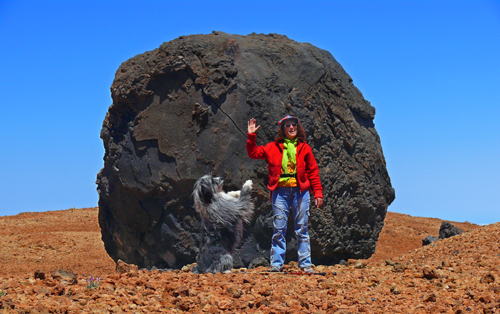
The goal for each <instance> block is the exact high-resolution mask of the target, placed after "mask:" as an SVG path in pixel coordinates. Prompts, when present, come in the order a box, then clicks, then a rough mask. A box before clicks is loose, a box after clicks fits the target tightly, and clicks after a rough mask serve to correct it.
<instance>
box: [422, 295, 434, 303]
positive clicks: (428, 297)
mask: <svg viewBox="0 0 500 314" xmlns="http://www.w3.org/2000/svg"><path fill="white" fill-rule="evenodd" d="M423 301H424V302H436V295H435V294H434V293H428V294H426V295H424V298H423Z"/></svg>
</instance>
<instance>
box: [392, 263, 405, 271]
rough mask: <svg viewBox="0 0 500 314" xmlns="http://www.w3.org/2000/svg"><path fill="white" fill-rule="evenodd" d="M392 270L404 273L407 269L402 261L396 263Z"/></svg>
mask: <svg viewBox="0 0 500 314" xmlns="http://www.w3.org/2000/svg"><path fill="white" fill-rule="evenodd" d="M392 271H393V272H395V273H402V272H404V271H405V266H404V265H403V264H401V263H395V264H394V267H393V268H392Z"/></svg>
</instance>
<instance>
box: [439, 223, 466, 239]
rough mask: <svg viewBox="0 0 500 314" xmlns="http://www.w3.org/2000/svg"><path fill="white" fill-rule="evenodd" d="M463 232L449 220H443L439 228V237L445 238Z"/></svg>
mask: <svg viewBox="0 0 500 314" xmlns="http://www.w3.org/2000/svg"><path fill="white" fill-rule="evenodd" d="M462 232H463V230H462V229H460V228H457V227H455V226H454V225H452V224H450V223H449V222H446V221H444V222H443V223H442V224H441V227H440V228H439V238H440V239H446V238H450V237H453V236H456V235H459V234H461V233H462Z"/></svg>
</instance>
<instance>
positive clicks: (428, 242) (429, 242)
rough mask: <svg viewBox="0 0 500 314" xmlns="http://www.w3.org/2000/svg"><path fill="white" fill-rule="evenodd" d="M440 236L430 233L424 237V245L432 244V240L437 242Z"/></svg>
mask: <svg viewBox="0 0 500 314" xmlns="http://www.w3.org/2000/svg"><path fill="white" fill-rule="evenodd" d="M437 240H439V238H436V237H433V236H431V235H428V236H427V237H426V238H425V239H422V246H426V245H429V244H431V243H432V242H436V241H437Z"/></svg>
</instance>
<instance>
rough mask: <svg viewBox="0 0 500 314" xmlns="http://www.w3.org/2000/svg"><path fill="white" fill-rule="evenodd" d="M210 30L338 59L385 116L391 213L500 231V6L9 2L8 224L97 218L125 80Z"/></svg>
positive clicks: (380, 125)
mask: <svg viewBox="0 0 500 314" xmlns="http://www.w3.org/2000/svg"><path fill="white" fill-rule="evenodd" d="M212 30H218V31H223V32H226V33H232V34H240V35H246V34H249V33H252V32H256V33H279V34H284V35H286V36H288V37H289V38H291V39H293V40H296V41H298V42H309V43H311V44H313V45H315V46H317V47H319V48H322V49H325V50H328V51H330V52H331V53H332V54H333V56H334V57H335V58H336V59H337V61H339V62H340V64H341V65H342V66H343V67H344V69H345V70H346V71H347V73H349V75H350V76H351V77H352V78H353V80H354V84H355V85H356V86H357V87H358V88H359V90H360V91H361V92H362V93H363V95H364V97H365V98H366V99H367V100H368V101H370V102H371V104H372V105H373V106H374V107H375V108H376V109H377V114H376V118H375V126H376V129H377V131H378V133H379V135H380V137H381V140H382V147H383V149H384V154H385V158H386V161H387V165H388V170H389V174H390V176H391V179H392V183H393V186H394V188H395V189H396V200H395V201H394V203H393V204H392V205H391V206H390V207H389V210H390V211H395V212H399V213H405V214H410V215H413V216H423V217H436V218H441V219H447V220H453V221H470V222H473V223H479V224H489V223H494V222H498V221H500V201H499V196H500V127H499V125H500V1H481V0H478V1H435V0H432V1H347V0H345V1H300V2H299V1H236V0H233V1H105V0H100V1H69V0H68V1H19V0H16V1H5V0H3V1H2V0H0V43H1V47H2V48H1V49H0V103H1V120H2V122H1V123H0V145H1V146H0V147H1V153H0V165H1V166H0V167H1V168H0V177H1V180H0V195H1V200H0V215H13V214H17V213H19V212H26V211H47V210H60V209H67V208H71V207H77V208H80V207H93V206H97V200H98V195H97V192H96V185H95V179H96V175H97V173H98V172H99V170H100V169H101V168H102V166H103V161H102V157H103V155H104V149H103V145H102V141H101V139H100V138H99V133H100V130H101V126H102V121H103V120H104V117H105V114H106V112H107V110H108V107H109V106H110V105H111V102H112V101H111V97H110V92H109V88H110V86H111V83H112V81H113V78H114V75H115V72H116V70H117V69H118V67H119V66H120V64H121V63H122V62H124V61H125V60H127V59H129V58H131V57H133V56H134V55H137V54H140V53H143V52H145V51H148V50H153V49H155V48H157V47H159V46H160V45H161V44H162V43H163V42H166V41H170V40H172V39H175V38H177V37H179V36H181V35H190V34H208V33H210V32H212ZM326 201H327V200H326Z"/></svg>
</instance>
